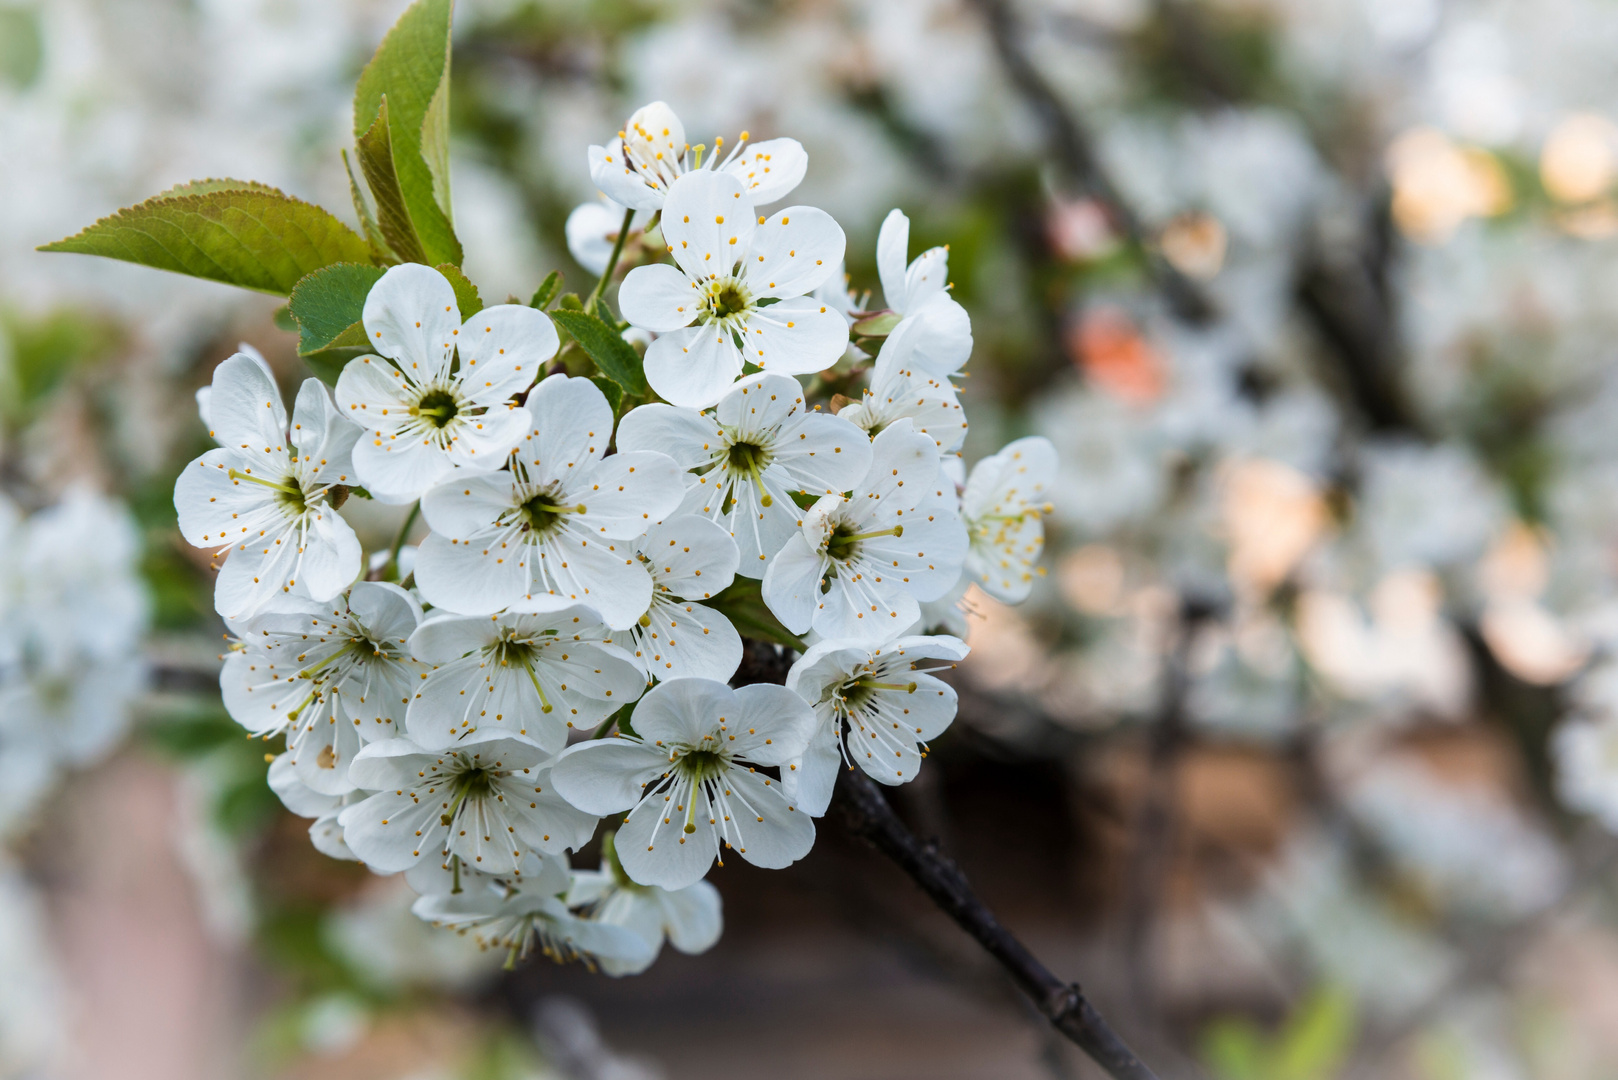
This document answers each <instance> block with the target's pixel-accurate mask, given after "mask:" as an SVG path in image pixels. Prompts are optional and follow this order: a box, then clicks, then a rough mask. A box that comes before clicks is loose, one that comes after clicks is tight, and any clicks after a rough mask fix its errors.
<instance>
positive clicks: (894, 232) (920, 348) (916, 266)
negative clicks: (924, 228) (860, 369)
mask: <svg viewBox="0 0 1618 1080" xmlns="http://www.w3.org/2000/svg"><path fill="white" fill-rule="evenodd" d="M909 251H910V219H909V218H907V217H905V215H904V214H903V213H902V212H900V211H898V210H893V211H890V212H889V213H888V216H887V218H886V219H884V220H883V222H882V229H881V231H880V232H879V233H878V234H877V238H876V268H877V273H878V276H879V277H880V278H881V281H882V298H883V300H884V301H886V302H887V305H888V309H889V310H890V311H893V312H894V313H896V314H898V315H899V316H900V317H901V318H900V320H899V324H898V325H897V326H895V327H894V328H893V330H892V332H890V333H889V335H888V340H887V343H886V344H885V345H884V346H883V350H884V351H886V350H887V349H890V348H895V347H897V348H899V349H901V350H903V351H904V352H905V353H906V354H907V356H908V359H907V366H913V367H915V368H917V369H920V370H923V371H926V372H929V373H931V374H933V375H937V376H939V377H941V378H947V377H948V376H950V375H953V374H954V373H955V372H957V371H959V370H960V369H961V368H963V367H965V366H966V361H967V360H968V359H969V358H970V357H971V355H972V320H971V318H970V316H968V315H967V313H966V309H965V308H963V307H962V306H961V305H960V304H959V303H957V302H956V300H955V298H954V297H953V296H951V295H950V294H949V249H948V248H942V247H935V248H928V249H927V250H926V251H924V252H922V253H921V254H920V255H917V256H916V257H915V259H913V260H911V262H910V263H909V265H908V266H907V265H906V264H905V258H906V256H907V255H908V254H909Z"/></svg>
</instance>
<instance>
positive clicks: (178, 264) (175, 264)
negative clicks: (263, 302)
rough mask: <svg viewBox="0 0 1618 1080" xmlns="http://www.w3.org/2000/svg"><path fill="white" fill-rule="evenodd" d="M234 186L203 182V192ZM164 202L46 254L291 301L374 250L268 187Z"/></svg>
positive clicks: (151, 202) (109, 220)
mask: <svg viewBox="0 0 1618 1080" xmlns="http://www.w3.org/2000/svg"><path fill="white" fill-rule="evenodd" d="M234 182H235V181H218V180H213V181H206V180H205V181H199V185H211V184H220V183H234ZM199 185H183V187H184V188H185V189H187V190H188V191H189V193H187V194H181V195H175V196H162V195H160V196H158V197H156V198H153V199H148V200H146V201H145V202H143V203H140V204H139V205H137V206H131V207H129V208H127V209H124V210H120V211H118V212H117V213H116V214H113V215H112V216H110V217H105V218H102V219H101V220H100V221H98V222H96V223H95V224H94V225H91V226H90V227H89V228H88V229H85V230H84V231H83V232H81V233H79V234H78V235H77V236H70V237H68V238H67V239H65V240H58V241H57V242H56V243H54V244H46V245H44V246H43V247H41V248H40V249H39V250H40V251H69V252H77V253H79V254H83V255H102V256H105V257H107V258H109V259H122V260H124V261H125V262H132V263H139V264H140V265H142V266H152V267H156V268H157V269H159V270H170V271H173V272H174V273H177V274H190V275H191V276H192V277H200V278H206V279H207V280H209V281H220V282H223V283H225V284H226V285H240V286H241V287H243V288H246V289H257V290H258V291H260V292H267V293H274V294H275V295H277V296H286V295H288V294H289V293H291V292H292V289H293V286H295V285H297V283H298V281H299V279H301V278H302V277H303V276H304V275H305V274H310V273H313V272H314V271H316V270H319V269H320V268H321V267H323V266H330V265H331V264H332V263H339V262H368V261H370V258H371V247H370V245H369V244H367V243H366V242H365V240H364V239H363V238H361V237H360V236H359V234H357V233H356V232H354V230H353V229H350V228H349V227H348V226H347V225H344V224H343V223H342V222H341V221H338V220H337V219H336V218H334V217H332V216H331V214H329V213H327V212H326V211H325V210H322V209H321V208H320V207H318V206H314V205H312V204H310V203H306V202H303V201H302V200H300V199H294V198H292V197H291V196H288V195H284V194H282V193H281V192H279V191H277V190H275V189H274V188H266V187H263V186H262V185H258V186H253V187H247V188H230V189H223V188H210V189H207V190H200V191H196V190H191V189H194V188H195V187H197V186H199Z"/></svg>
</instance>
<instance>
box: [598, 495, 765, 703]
mask: <svg viewBox="0 0 1618 1080" xmlns="http://www.w3.org/2000/svg"><path fill="white" fill-rule="evenodd" d="M635 556H636V558H638V559H639V560H640V561H641V564H642V565H643V566H645V567H646V571H647V573H649V574H650V575H651V577H652V599H651V603H650V605H649V606H648V607H647V609H646V613H645V614H644V615H642V616H641V617H640V618H639V619H637V620H636V621H635V623H634V625H633V626H631V627H630V628H629V629H628V630H621V631H617V632H615V633H614V634H613V635H612V640H613V643H614V644H616V645H618V646H619V647H620V648H622V649H623V650H624V651H625V652H627V653H629V654H630V655H631V656H633V657H634V658H635V663H637V664H639V665H640V667H641V669H642V670H643V671H645V672H646V681H647V682H648V683H650V682H651V681H652V680H653V679H681V678H686V677H693V678H702V679H717V680H718V681H720V682H724V681H726V680H728V679H729V678H730V677H731V676H732V675H734V674H736V668H737V666H738V665H739V664H740V663H741V662H742V638H741V635H740V634H738V633H737V632H736V628H735V627H734V626H732V625H731V624H730V620H729V619H727V618H725V616H724V615H722V614H720V613H719V612H717V611H715V610H714V609H713V608H710V607H707V606H706V605H705V604H704V603H703V601H704V600H709V599H712V598H713V597H715V596H717V595H718V594H719V593H722V592H724V591H725V590H726V589H727V588H729V587H730V584H731V582H732V581H733V580H734V579H735V577H736V563H737V560H738V558H739V556H738V555H737V553H736V542H735V541H734V540H732V539H731V538H730V534H729V533H727V532H726V531H725V530H724V529H723V528H721V527H720V526H718V525H716V524H714V523H713V522H712V521H709V520H708V519H707V518H703V517H698V516H696V515H695V514H681V515H678V516H676V517H671V518H669V519H668V520H666V521H663V522H661V523H659V524H657V525H653V526H652V527H651V529H649V530H647V533H646V535H645V536H643V537H641V538H640V539H639V540H637V541H635Z"/></svg>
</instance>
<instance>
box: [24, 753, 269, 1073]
mask: <svg viewBox="0 0 1618 1080" xmlns="http://www.w3.org/2000/svg"><path fill="white" fill-rule="evenodd" d="M182 787H183V784H182V777H181V774H180V773H179V772H177V771H176V770H175V769H173V768H171V767H169V766H168V765H166V764H162V763H160V762H158V761H155V760H153V759H152V758H151V757H149V756H147V755H144V754H142V753H140V752H138V751H133V750H131V751H126V752H125V753H122V754H120V755H119V756H117V757H116V758H114V759H113V760H111V761H108V762H106V763H105V764H103V765H101V766H99V767H97V768H95V769H93V770H92V771H90V772H88V773H86V774H84V775H82V776H79V777H76V778H75V779H74V780H73V781H72V782H71V783H69V784H67V785H65V786H64V787H63V788H62V789H61V790H60V791H59V792H58V793H57V795H56V796H55V799H54V806H53V807H52V810H51V812H49V813H47V814H46V815H45V818H44V822H45V823H44V825H43V827H42V829H41V833H40V836H39V842H38V844H37V849H36V850H37V852H38V858H39V860H40V869H41V878H42V880H43V881H44V883H45V903H46V905H47V912H48V920H49V926H50V934H51V936H52V938H53V941H54V944H55V948H56V951H57V957H58V960H59V964H60V980H61V983H62V985H63V989H64V995H63V996H64V1003H63V1004H64V1011H65V1013H66V1015H65V1017H64V1018H63V1019H64V1029H65V1035H66V1037H65V1039H64V1047H63V1053H62V1059H61V1071H60V1073H59V1075H60V1076H61V1077H63V1078H64V1080H107V1078H111V1077H117V1078H118V1080H228V1078H231V1077H237V1076H242V1075H245V1072H244V1062H243V1060H242V1047H243V1045H244V1042H245V1040H246V1035H247V1029H248V1024H249V1014H248V1003H249V1000H250V998H251V996H252V989H253V988H252V987H251V986H250V983H252V982H258V981H259V980H258V979H257V978H256V977H255V975H254V970H255V969H254V967H253V965H252V964H251V963H250V962H249V960H248V958H247V957H246V956H245V955H244V954H243V952H242V949H241V947H240V946H239V945H238V944H235V943H232V942H229V941H227V940H223V939H222V937H221V936H220V935H219V934H216V933H212V932H210V919H209V918H208V917H207V916H206V913H205V912H204V910H203V902H202V899H201V894H200V893H199V890H198V888H197V882H196V879H195V877H194V876H193V874H192V872H191V870H190V869H189V868H188V867H187V865H186V860H185V858H184V857H183V855H182V847H181V845H182V843H183V838H182V832H181V830H182V829H183V828H184V827H185V822H186V818H187V816H188V815H187V813H186V812H185V802H186V799H185V797H184V793H183V790H182Z"/></svg>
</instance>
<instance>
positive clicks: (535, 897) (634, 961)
mask: <svg viewBox="0 0 1618 1080" xmlns="http://www.w3.org/2000/svg"><path fill="white" fill-rule="evenodd" d="M411 910H413V911H414V912H415V913H416V915H417V917H419V918H422V919H426V920H427V921H428V922H431V923H432V924H433V925H434V926H441V927H446V928H448V929H451V930H454V931H455V932H456V933H460V934H467V935H470V936H471V938H472V939H473V940H474V941H476V942H477V943H478V945H479V947H481V948H484V949H500V950H503V951H504V952H505V953H506V954H507V957H506V966H507V967H512V966H514V965H515V964H516V962H517V961H519V960H525V959H527V958H528V956H529V955H530V954H532V953H533V952H535V951H536V950H537V951H538V952H539V953H540V955H542V956H547V957H549V958H551V959H552V960H555V961H557V962H559V963H560V962H564V961H572V960H577V961H579V962H581V963H583V964H585V965H586V966H587V967H592V968H594V967H597V966H599V967H600V969H601V970H602V971H604V972H606V973H607V974H609V975H616V974H620V973H630V972H635V971H644V970H645V969H646V967H647V966H649V965H650V964H651V962H652V959H653V958H654V957H655V956H656V953H655V951H654V950H653V948H652V947H651V946H650V945H648V944H647V943H646V941H645V939H644V938H642V937H641V936H640V935H638V934H636V933H635V932H634V931H632V930H630V929H628V928H626V927H622V926H616V925H614V924H612V923H606V922H599V921H596V920H594V919H581V918H579V917H578V916H577V915H575V914H573V913H572V912H571V911H569V910H568V909H567V905H566V904H564V903H563V902H562V901H561V900H560V899H558V898H557V897H556V896H554V895H551V894H547V893H544V892H542V891H540V890H539V889H536V888H531V887H525V886H522V885H512V884H508V883H501V882H491V883H489V884H486V885H482V886H481V887H478V888H472V889H464V890H462V891H461V892H460V893H438V894H434V895H430V896H423V897H421V898H420V899H418V900H417V901H416V903H415V905H414V907H413V908H412V909H411Z"/></svg>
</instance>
